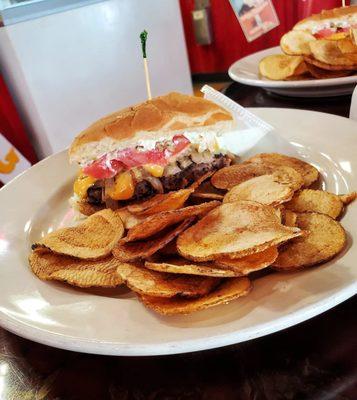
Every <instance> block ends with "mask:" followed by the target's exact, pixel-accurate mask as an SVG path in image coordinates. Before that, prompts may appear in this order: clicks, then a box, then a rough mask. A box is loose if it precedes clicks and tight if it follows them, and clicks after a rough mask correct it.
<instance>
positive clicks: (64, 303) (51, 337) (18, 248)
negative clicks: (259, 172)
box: [0, 108, 357, 355]
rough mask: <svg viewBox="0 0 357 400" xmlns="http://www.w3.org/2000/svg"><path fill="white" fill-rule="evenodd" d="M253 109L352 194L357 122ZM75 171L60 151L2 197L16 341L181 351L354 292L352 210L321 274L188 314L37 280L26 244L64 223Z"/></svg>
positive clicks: (256, 329) (271, 279) (291, 319)
mask: <svg viewBox="0 0 357 400" xmlns="http://www.w3.org/2000/svg"><path fill="white" fill-rule="evenodd" d="M253 111H254V112H255V113H256V114H258V115H259V116H261V117H263V118H264V119H266V121H267V122H269V123H271V124H272V125H275V126H276V127H278V128H279V129H280V130H281V132H282V134H283V136H284V137H285V138H286V139H288V140H289V141H290V142H291V144H292V146H293V147H294V148H295V149H296V151H297V152H298V153H299V156H300V157H302V158H304V159H306V160H307V161H309V162H312V163H313V164H315V165H317V166H318V167H319V168H320V169H321V172H322V174H323V177H324V180H325V184H326V186H327V189H329V190H330V191H332V192H336V193H345V192H348V191H351V190H352V189H356V188H357V176H356V174H357V157H356V154H357V124H356V123H355V122H352V121H350V120H348V119H344V118H341V117H336V116H333V115H329V114H321V113H316V112H309V111H300V110H289V109H269V108H265V109H254V110H253ZM75 170H76V168H75V167H71V166H69V165H68V163H67V156H66V154H65V153H64V152H63V153H59V154H56V155H54V156H52V157H50V158H48V159H46V160H44V161H42V162H40V163H38V164H37V165H36V166H34V167H33V168H31V169H30V170H29V171H27V172H26V173H24V174H23V175H21V176H20V177H18V178H17V179H15V180H14V181H12V183H10V184H8V185H7V186H5V187H4V188H3V189H2V190H1V191H0V204H1V207H0V221H1V223H0V325H1V326H3V327H4V328H6V329H8V330H10V331H12V332H14V333H16V334H18V335H20V336H23V337H25V338H28V339H31V340H34V341H37V342H40V343H44V344H47V345H51V346H55V347H60V348H65V349H70V350H75V351H82V352H89V353H99V354H112V355H149V354H151V355H154V354H169V353H183V352H189V351H195V350H202V349H209V348H214V347H219V346H224V345H228V344H232V343H238V342H242V341H245V340H249V339H252V338H256V337H259V336H263V335H266V334H268V333H272V332H276V331H279V330H281V329H284V328H287V327H289V326H291V325H294V324H297V323H299V322H301V321H304V320H306V319H308V318H311V317H313V316H314V315H317V314H320V313H322V312H324V311H326V310H328V309H329V308H331V307H333V306H335V305H336V304H338V303H340V302H342V301H344V300H345V299H347V298H349V297H351V296H353V295H354V294H355V293H356V292H357V283H356V281H357V268H356V259H357V247H356V246H355V247H351V246H352V239H351V237H352V236H354V237H356V231H357V228H356V227H357V205H356V204H352V205H351V206H349V209H348V212H347V214H346V216H345V217H344V218H343V225H344V227H345V228H346V230H347V232H348V235H349V245H348V249H346V251H345V252H344V253H343V254H342V255H340V256H339V257H337V258H335V259H334V260H333V261H331V262H329V263H327V264H325V265H322V266H320V267H319V268H312V269H308V270H306V271H303V272H299V273H294V274H278V273H276V274H272V275H269V276H266V277H264V278H261V279H259V280H257V281H256V282H255V287H254V289H253V291H252V293H251V294H250V295H249V296H247V297H246V298H242V299H239V300H237V301H234V302H232V303H230V304H228V305H223V306H219V307H216V308H212V309H209V310H205V311H201V312H198V313H196V314H192V315H188V316H176V317H162V316H159V315H156V314H154V313H153V312H151V311H149V310H147V309H146V308H144V306H143V305H142V304H140V302H139V301H138V300H137V299H136V298H135V296H134V295H133V294H131V293H129V292H128V291H126V290H124V289H119V290H111V291H110V292H107V294H104V292H102V291H99V290H97V291H96V290H93V291H88V290H80V289H75V288H72V287H70V286H66V285H65V284H60V283H51V282H42V281H40V280H39V279H37V278H36V277H35V276H33V275H32V273H31V272H30V270H29V268H28V265H27V256H28V253H29V249H30V244H31V243H32V242H34V241H35V240H36V239H38V238H39V237H40V236H41V235H42V234H44V233H46V232H49V231H51V230H52V229H56V228H57V227H59V226H62V225H64V224H66V223H67V222H68V221H69V220H70V219H71V211H70V209H69V207H68V204H67V199H68V197H69V196H70V195H71V186H72V180H73V179H74V176H75V172H76V171H75ZM108 293H109V294H108Z"/></svg>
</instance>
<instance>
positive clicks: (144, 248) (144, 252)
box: [113, 218, 194, 262]
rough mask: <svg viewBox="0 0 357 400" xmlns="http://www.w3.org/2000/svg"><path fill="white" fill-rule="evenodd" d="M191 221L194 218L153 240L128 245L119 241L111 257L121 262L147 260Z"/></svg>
mask: <svg viewBox="0 0 357 400" xmlns="http://www.w3.org/2000/svg"><path fill="white" fill-rule="evenodd" d="M193 221H194V218H188V219H186V220H185V221H183V222H182V223H181V224H180V225H178V226H176V227H175V228H173V229H170V230H169V231H168V232H164V233H162V234H161V235H160V236H158V237H155V238H154V239H150V240H144V241H137V242H130V243H127V242H125V241H120V242H119V243H118V244H117V245H116V246H115V248H114V249H113V255H114V257H116V258H117V259H118V260H120V261H123V262H128V261H135V260H138V259H140V258H148V257H150V256H152V255H153V254H155V253H156V252H157V251H158V250H160V249H162V248H164V247H165V246H166V245H167V244H168V243H170V242H171V241H172V240H174V239H175V238H176V237H177V235H179V234H180V233H181V232H183V231H184V230H185V229H186V228H188V227H189V226H190V225H191V223H192V222H193Z"/></svg>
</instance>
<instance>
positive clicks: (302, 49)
mask: <svg viewBox="0 0 357 400" xmlns="http://www.w3.org/2000/svg"><path fill="white" fill-rule="evenodd" d="M315 40H316V38H315V37H314V36H313V35H312V34H311V33H309V32H306V31H290V32H288V33H286V34H285V35H283V36H282V38H281V39H280V47H281V49H282V50H283V52H284V53H285V54H289V55H309V54H311V49H310V46H309V43H310V42H312V41H315Z"/></svg>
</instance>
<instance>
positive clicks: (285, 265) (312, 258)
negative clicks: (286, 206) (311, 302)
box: [273, 213, 346, 271]
mask: <svg viewBox="0 0 357 400" xmlns="http://www.w3.org/2000/svg"><path fill="white" fill-rule="evenodd" d="M296 223H297V226H298V227H299V228H301V229H304V230H307V231H308V232H309V234H308V235H305V236H304V237H301V238H297V239H294V240H292V241H291V242H289V243H287V244H286V245H285V246H283V247H282V249H279V256H278V258H277V259H276V261H275V262H274V264H273V265H274V268H275V269H277V270H279V271H290V270H296V269H299V268H302V267H309V266H312V265H315V264H320V263H322V262H324V261H328V260H330V259H331V258H333V257H334V256H335V255H337V254H338V253H340V252H341V251H342V250H343V248H344V247H345V244H346V234H345V231H344V229H343V228H342V226H341V224H340V223H339V222H337V221H335V220H334V219H332V218H331V217H329V216H327V215H324V214H317V213H302V214H298V216H297V221H296Z"/></svg>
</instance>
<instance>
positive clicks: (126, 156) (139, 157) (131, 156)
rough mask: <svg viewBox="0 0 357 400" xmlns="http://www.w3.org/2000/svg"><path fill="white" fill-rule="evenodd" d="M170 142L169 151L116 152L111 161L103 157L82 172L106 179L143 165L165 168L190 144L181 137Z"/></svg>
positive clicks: (178, 136)
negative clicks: (171, 143)
mask: <svg viewBox="0 0 357 400" xmlns="http://www.w3.org/2000/svg"><path fill="white" fill-rule="evenodd" d="M172 142H173V146H172V149H170V150H168V149H165V150H159V149H152V150H147V151H139V150H136V149H124V150H121V151H118V152H117V153H116V154H115V156H113V158H112V159H111V160H110V159H108V156H107V155H105V156H103V157H101V158H100V159H99V160H97V161H94V162H93V163H92V164H90V165H89V166H87V167H85V168H84V169H83V172H84V174H86V175H89V176H93V177H94V178H97V179H108V178H112V177H113V176H115V175H116V174H117V173H118V172H119V171H121V170H122V169H130V168H134V167H140V166H142V165H145V164H154V165H161V166H165V165H167V164H168V161H169V159H170V158H171V157H172V156H174V155H177V154H178V153H180V152H181V151H183V150H184V149H185V148H186V147H187V146H188V145H189V144H190V141H189V140H188V139H187V138H186V137H185V136H183V135H176V136H174V137H173V139H172Z"/></svg>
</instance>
